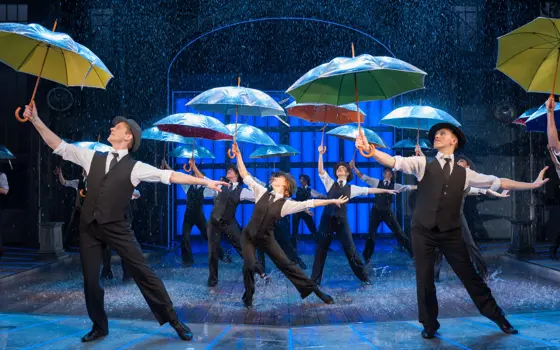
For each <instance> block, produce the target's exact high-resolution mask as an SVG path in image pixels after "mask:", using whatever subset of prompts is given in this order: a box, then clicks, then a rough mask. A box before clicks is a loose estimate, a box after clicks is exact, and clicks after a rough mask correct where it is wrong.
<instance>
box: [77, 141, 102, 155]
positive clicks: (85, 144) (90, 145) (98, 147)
mask: <svg viewBox="0 0 560 350" xmlns="http://www.w3.org/2000/svg"><path fill="white" fill-rule="evenodd" d="M72 144H73V145H74V146H76V147H82V148H87V149H91V150H94V151H96V152H102V153H105V152H110V151H111V146H108V145H106V144H104V143H101V142H91V141H80V142H73V143H72Z"/></svg>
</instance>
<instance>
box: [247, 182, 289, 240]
mask: <svg viewBox="0 0 560 350" xmlns="http://www.w3.org/2000/svg"><path fill="white" fill-rule="evenodd" d="M272 196H273V195H272V194H270V192H267V193H265V194H263V196H262V197H261V199H259V201H258V202H257V204H255V208H254V209H253V215H251V220H249V223H248V224H247V226H245V228H244V229H243V233H244V234H247V235H249V237H255V236H259V237H265V236H267V235H268V236H271V237H272V236H274V226H275V225H276V223H277V222H278V221H279V220H280V219H282V215H281V214H282V207H283V206H284V203H286V199H285V198H281V199H278V200H277V201H275V202H273V203H269V201H270V198H271V197H272Z"/></svg>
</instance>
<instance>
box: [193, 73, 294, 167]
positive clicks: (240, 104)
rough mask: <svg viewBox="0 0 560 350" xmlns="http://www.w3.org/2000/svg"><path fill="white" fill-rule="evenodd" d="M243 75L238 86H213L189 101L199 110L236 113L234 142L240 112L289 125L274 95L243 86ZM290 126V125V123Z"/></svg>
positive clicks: (228, 113)
mask: <svg viewBox="0 0 560 350" xmlns="http://www.w3.org/2000/svg"><path fill="white" fill-rule="evenodd" d="M240 85H241V77H238V78H237V86H225V87H218V88H213V89H210V90H207V91H204V92H202V93H200V94H199V95H197V96H195V97H194V98H193V99H192V100H190V101H189V102H188V103H187V106H190V107H192V108H194V109H196V110H197V111H204V112H211V113H220V114H224V115H232V114H234V113H235V125H236V127H235V128H234V131H233V133H232V135H233V143H234V144H235V143H236V141H237V139H236V137H237V136H236V135H237V124H238V118H239V114H241V115H247V116H255V117H267V116H272V117H276V118H278V120H280V121H281V122H282V123H284V124H286V125H288V124H287V123H286V122H285V121H284V120H282V118H280V117H278V116H280V115H286V112H284V109H283V108H282V107H281V106H280V105H279V104H278V103H277V102H276V101H274V99H273V98H272V97H270V96H269V95H267V94H266V93H264V92H262V91H260V90H256V89H250V88H246V87H242V86H240ZM288 126H289V125H288ZM228 155H229V157H230V158H234V155H233V153H232V152H231V149H229V150H228Z"/></svg>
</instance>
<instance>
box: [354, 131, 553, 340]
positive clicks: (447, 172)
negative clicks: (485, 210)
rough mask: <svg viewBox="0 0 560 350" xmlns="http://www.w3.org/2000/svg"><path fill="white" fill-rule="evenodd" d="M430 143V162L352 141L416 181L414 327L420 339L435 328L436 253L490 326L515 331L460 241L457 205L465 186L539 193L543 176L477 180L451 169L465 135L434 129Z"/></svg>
mask: <svg viewBox="0 0 560 350" xmlns="http://www.w3.org/2000/svg"><path fill="white" fill-rule="evenodd" d="M429 138H430V141H431V142H432V143H433V145H434V148H436V149H437V150H438V154H437V156H436V158H435V160H433V161H431V162H429V163H428V162H427V160H426V158H425V157H418V156H415V157H400V156H395V157H393V156H390V155H389V154H387V153H384V152H381V151H378V150H377V149H375V146H373V145H371V144H369V143H368V142H367V139H366V138H365V137H364V135H363V133H361V134H360V135H358V137H357V138H356V147H357V148H361V149H363V150H365V151H366V152H371V153H372V154H373V158H374V159H375V160H376V161H378V162H379V163H381V164H382V165H384V166H386V167H390V168H393V169H394V170H397V171H403V172H405V173H407V174H413V175H415V176H416V178H417V179H418V201H417V205H416V209H415V211H414V218H413V223H412V249H413V250H414V256H415V259H416V286H417V297H418V314H419V321H420V323H422V324H423V326H424V330H422V333H421V335H422V337H424V338H426V339H431V338H434V337H435V334H436V332H437V331H438V329H439V327H440V325H439V322H438V321H437V316H438V303H437V298H436V288H435V284H434V263H435V255H436V254H435V249H436V248H439V249H440V250H441V251H442V252H443V254H444V256H445V258H446V259H447V261H448V262H449V264H450V265H451V267H452V268H453V271H455V273H456V274H457V276H458V277H459V279H460V280H461V282H462V283H463V285H464V286H465V288H466V289H467V292H468V293H469V295H470V296H471V299H472V300H473V302H474V303H475V305H476V306H477V308H478V310H479V311H480V312H481V313H482V314H483V315H484V316H486V317H488V318H489V319H491V320H492V321H494V322H495V323H496V324H497V325H498V326H499V327H500V329H501V330H502V331H503V332H504V333H507V334H516V333H517V330H516V329H515V328H514V327H513V326H512V325H511V324H510V323H509V322H508V320H507V319H506V318H505V316H504V313H503V311H502V309H500V307H499V306H498V305H497V303H496V300H495V299H494V297H493V296H492V293H491V291H490V288H488V286H487V285H486V283H485V282H484V280H483V279H482V277H480V275H479V274H478V273H477V272H476V270H475V269H474V267H473V264H472V263H471V261H470V258H469V253H468V250H467V247H466V245H465V242H464V241H463V239H462V237H461V218H460V212H461V203H462V202H463V193H464V191H465V189H466V188H467V187H469V186H473V187H479V188H491V189H493V190H496V189H498V188H500V187H501V188H503V189H507V190H529V189H534V188H538V187H541V186H542V185H543V184H544V183H546V181H547V180H543V176H544V171H546V168H545V169H543V170H542V171H541V173H540V174H539V177H538V178H537V179H536V180H535V182H533V183H525V182H517V181H513V180H510V179H499V178H497V177H495V176H489V175H483V174H478V173H476V172H474V171H472V170H470V169H466V168H463V167H461V166H453V164H454V162H453V158H454V155H453V153H454V152H455V151H456V150H457V149H459V148H462V147H463V145H464V144H465V142H466V138H465V135H464V134H463V132H462V131H461V130H460V129H459V128H457V127H456V126H455V125H452V124H449V123H439V124H436V125H434V126H433V127H432V128H431V129H430V131H429Z"/></svg>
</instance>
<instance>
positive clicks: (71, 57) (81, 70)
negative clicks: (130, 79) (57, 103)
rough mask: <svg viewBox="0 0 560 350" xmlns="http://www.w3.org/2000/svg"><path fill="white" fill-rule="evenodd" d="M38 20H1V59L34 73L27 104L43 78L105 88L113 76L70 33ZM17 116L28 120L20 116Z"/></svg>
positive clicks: (18, 69) (13, 66) (68, 84)
mask: <svg viewBox="0 0 560 350" xmlns="http://www.w3.org/2000/svg"><path fill="white" fill-rule="evenodd" d="M55 29H56V22H55V24H54V27H53V30H52V31H50V30H48V29H46V28H45V27H43V26H41V25H38V24H29V25H27V24H21V23H0V61H2V62H4V63H5V64H7V65H8V66H10V67H12V68H13V69H15V70H16V71H18V72H24V73H28V74H32V75H36V76H37V82H36V83H35V89H34V90H33V95H32V97H31V101H30V102H29V104H30V105H31V104H33V101H34V99H35V94H36V92H37V87H38V86H39V80H40V79H41V78H45V79H48V80H52V81H55V82H57V83H60V84H63V85H65V86H81V87H84V86H88V87H96V88H101V89H105V87H106V86H107V84H108V82H109V80H110V79H111V78H112V77H113V75H112V74H111V72H110V71H109V69H107V67H106V66H105V65H104V64H103V62H101V60H100V59H99V58H98V57H97V56H96V55H95V54H94V53H93V52H91V51H90V50H89V49H88V48H86V47H85V46H83V45H80V44H78V43H76V42H75V41H74V40H72V38H71V37H70V36H68V35H67V34H63V33H55V32H54V30H55ZM19 111H20V108H18V109H17V110H16V118H17V119H18V120H19V121H21V122H25V121H27V118H21V117H20V116H19Z"/></svg>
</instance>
